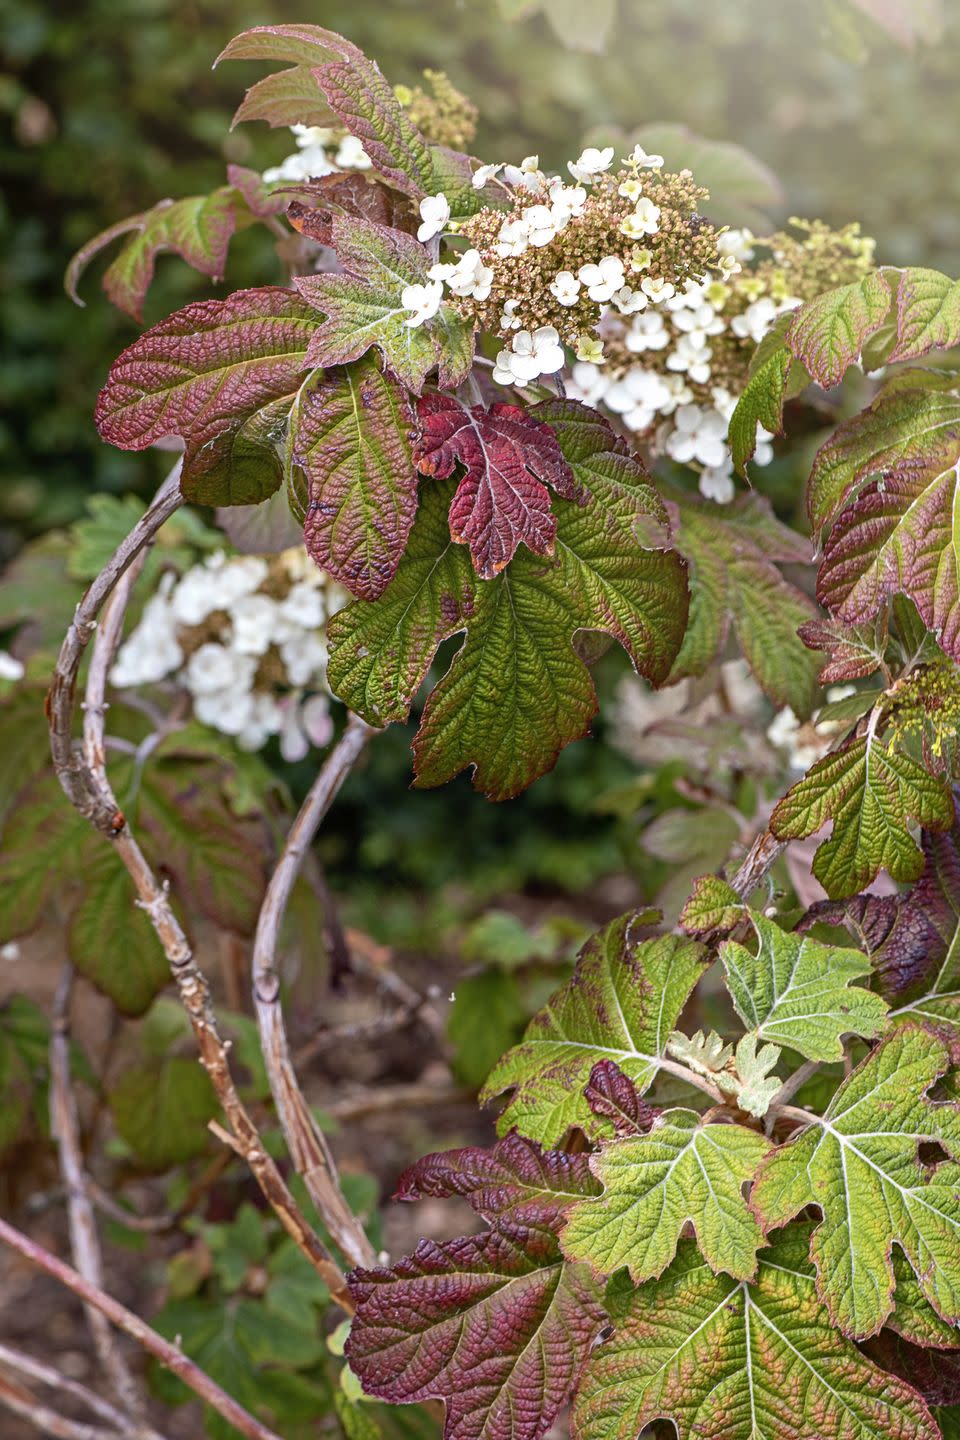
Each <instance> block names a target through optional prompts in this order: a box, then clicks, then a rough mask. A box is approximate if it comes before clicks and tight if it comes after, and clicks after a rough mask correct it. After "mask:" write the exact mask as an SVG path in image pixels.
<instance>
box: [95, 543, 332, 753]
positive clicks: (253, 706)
mask: <svg viewBox="0 0 960 1440" xmlns="http://www.w3.org/2000/svg"><path fill="white" fill-rule="evenodd" d="M346 599H347V596H346V594H345V593H344V591H343V590H342V589H341V588H340V586H338V585H336V584H335V583H334V582H333V581H331V580H329V579H328V578H327V577H325V576H324V574H323V573H322V572H321V571H320V570H318V569H317V567H316V566H315V565H314V564H313V562H312V561H311V560H310V559H309V557H308V556H307V554H306V551H304V550H302V549H293V550H286V551H283V552H282V553H281V554H279V555H276V556H272V557H271V558H270V559H269V560H267V559H264V558H263V557H261V556H258V555H240V556H234V557H228V556H226V555H224V554H223V553H222V552H218V553H216V554H215V555H212V556H210V557H208V558H207V559H205V560H204V561H203V562H202V563H201V564H199V565H194V566H193V567H192V568H191V569H190V570H188V571H186V573H185V574H184V575H182V576H181V577H179V578H177V576H175V575H174V574H172V573H168V574H166V575H165V576H164V577H163V578H162V579H161V581H160V585H159V587H158V588H157V591H156V592H155V594H154V595H153V596H151V598H150V599H149V600H148V601H147V604H146V606H145V607H144V611H143V614H142V616H141V618H140V621H139V623H138V624H137V626H136V629H135V630H133V632H132V633H131V634H130V636H129V638H128V639H127V640H126V641H125V643H124V644H123V646H122V647H121V649H120V652H119V654H118V655H117V659H116V662H115V663H114V666H113V670H112V671H111V675H110V680H111V683H112V684H113V685H115V686H116V687H118V688H120V689H122V688H126V687H128V686H142V685H150V684H157V683H159V682H162V681H167V682H170V681H172V682H174V683H175V684H176V685H177V686H180V687H182V688H183V689H185V690H186V691H187V692H188V693H189V695H190V697H191V703H192V708H193V714H194V716H195V718H196V719H197V720H199V721H200V722H201V723H202V724H204V725H210V726H212V727H213V728H214V729H215V730H219V731H221V732H222V733H223V734H225V735H231V736H234V737H235V738H236V740H237V743H238V744H239V745H240V746H241V748H243V749H245V750H259V749H260V748H261V747H262V746H263V745H264V744H266V742H267V740H268V739H269V738H270V737H271V736H273V735H276V736H279V740H280V749H281V753H282V754H283V756H284V758H285V759H287V760H290V761H294V760H300V759H303V757H304V756H305V755H306V754H307V752H308V750H309V748H310V746H311V745H317V746H323V745H326V744H327V742H328V741H329V740H330V738H331V735H332V733H333V722H332V718H331V715H330V703H329V702H330V695H329V691H328V690H327V687H326V681H325V671H326V662H327V645H326V634H325V624H326V621H327V618H328V616H330V615H332V614H333V613H334V611H336V610H338V609H340V607H341V606H342V605H343V604H344V603H345V602H346Z"/></svg>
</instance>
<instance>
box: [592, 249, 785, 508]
mask: <svg viewBox="0 0 960 1440" xmlns="http://www.w3.org/2000/svg"><path fill="white" fill-rule="evenodd" d="M750 239H751V237H750V234H749V232H748V231H735V230H728V231H726V232H725V233H724V234H723V235H721V236H720V241H719V244H718V249H720V250H722V253H723V257H724V258H728V259H732V260H734V262H735V263H737V264H738V266H739V261H740V260H741V259H749V258H751V256H752V250H751V249H750V246H749V241H750ZM727 273H731V272H730V271H729V267H728V269H727ZM652 291H653V292H655V293H651V292H652ZM641 292H642V294H644V295H646V297H647V298H648V299H649V300H651V301H652V302H653V305H654V306H655V308H652V309H647V308H641V309H639V313H634V314H631V312H630V311H629V310H627V309H625V308H624V307H623V306H621V305H620V304H619V303H617V298H618V297H614V303H615V304H616V308H617V309H618V310H619V311H620V315H619V316H617V315H615V314H614V313H613V312H608V314H607V315H606V316H605V317H604V324H603V333H604V334H605V336H606V338H607V339H610V340H616V341H617V342H618V343H619V344H620V345H621V347H622V348H624V349H626V350H627V351H628V352H629V353H630V354H632V355H638V356H640V355H643V354H645V352H647V351H651V352H658V351H665V352H667V353H666V355H665V356H664V358H663V359H662V360H661V361H660V362H659V364H658V367H657V368H651V366H650V365H649V364H645V363H644V361H643V360H639V359H638V360H637V361H636V362H635V363H634V364H631V365H628V366H627V367H626V368H621V369H620V370H619V371H618V372H617V373H616V374H614V373H612V372H610V371H608V370H606V369H604V368H601V367H602V366H603V364H604V361H603V359H602V357H601V359H600V360H599V361H598V363H594V364H590V363H583V362H581V363H579V364H577V365H575V366H574V367H573V376H572V381H571V382H570V383H568V385H567V394H568V395H570V396H572V397H573V398H574V399H578V400H582V401H583V402H584V404H587V405H592V406H594V407H601V406H602V407H604V408H606V409H607V410H610V411H612V412H613V414H615V415H617V416H618V417H619V418H620V419H621V420H622V422H623V423H624V424H625V425H626V426H627V428H628V429H630V430H633V431H635V432H637V433H646V432H651V435H652V443H653V446H654V449H655V450H658V451H660V452H662V453H665V454H667V455H669V456H670V458H671V459H673V460H676V461H677V463H678V464H681V465H691V464H693V465H696V466H699V467H700V469H701V475H700V490H701V492H702V493H703V494H704V495H705V496H707V497H708V498H709V499H711V500H716V501H717V502H719V503H720V504H727V503H729V501H730V500H732V499H733V495H734V484H733V461H732V459H731V456H730V452H729V450H728V448H727V444H726V436H727V427H728V425H729V423H730V416H731V415H732V414H733V411H734V409H735V407H736V403H737V399H738V397H737V396H736V395H734V394H731V392H730V391H729V390H728V389H727V388H726V387H725V386H723V385H720V384H714V385H711V383H710V382H711V379H712V375H713V367H712V364H711V362H712V360H713V356H714V351H713V347H712V345H711V341H712V340H713V338H714V337H715V336H719V335H723V334H724V332H727V333H728V334H729V335H732V336H734V337H735V338H736V339H737V340H738V341H743V342H746V343H750V344H752V345H756V344H759V342H760V341H761V340H762V339H763V337H764V335H766V334H767V332H768V330H769V329H770V327H771V326H772V325H773V323H774V321H775V320H776V319H777V317H778V316H779V315H781V314H783V312H784V311H786V310H792V309H794V308H795V307H796V306H797V305H799V304H800V301H799V300H797V299H793V298H786V299H783V300H780V301H775V300H773V299H772V298H770V297H769V296H764V297H762V298H761V299H758V300H755V301H753V303H752V304H750V305H748V307H747V309H746V310H745V311H743V312H742V313H741V314H737V315H733V316H725V315H724V309H725V307H726V305H727V302H728V300H729V298H730V293H731V292H730V288H729V286H727V285H725V284H723V283H720V284H717V283H715V282H711V281H710V280H709V279H705V280H703V281H702V282H699V283H698V282H696V281H693V280H688V281H687V283H686V285H685V287H684V290H683V292H682V293H679V294H678V293H676V291H675V290H674V287H673V286H672V285H663V284H662V282H648V281H643V282H641ZM694 386H696V387H697V391H695V390H694V388H693V387H694ZM705 388H706V389H707V394H706V395H704V393H703V391H704V389H705ZM772 439H773V437H772V435H771V434H770V433H769V431H767V430H764V429H762V427H761V429H760V430H759V433H758V444H757V452H756V455H755V457H754V458H755V462H756V463H757V464H758V465H765V464H767V463H768V461H769V460H770V459H771V458H772V456H773V448H772V444H771V442H772Z"/></svg>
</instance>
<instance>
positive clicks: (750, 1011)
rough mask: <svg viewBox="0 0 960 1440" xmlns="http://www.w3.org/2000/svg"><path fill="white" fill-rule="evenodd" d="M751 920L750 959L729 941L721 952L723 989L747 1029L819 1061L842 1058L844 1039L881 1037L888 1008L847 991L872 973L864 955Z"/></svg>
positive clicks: (868, 995) (859, 990)
mask: <svg viewBox="0 0 960 1440" xmlns="http://www.w3.org/2000/svg"><path fill="white" fill-rule="evenodd" d="M750 919H751V922H752V924H753V927H754V930H755V931H756V934H757V941H758V944H757V950H756V953H754V952H753V951H752V950H749V949H747V947H746V946H744V945H738V944H737V943H736V942H735V941H733V940H725V941H724V942H723V944H722V945H721V946H720V959H721V960H722V961H723V969H724V975H725V978H726V982H727V989H728V990H729V991H730V994H731V996H732V997H733V1003H734V1006H735V1007H736V1011H737V1014H738V1015H739V1016H740V1019H741V1020H742V1021H743V1023H744V1024H745V1025H746V1026H748V1027H749V1028H750V1029H752V1030H755V1031H756V1032H757V1034H758V1035H759V1036H760V1037H761V1038H762V1039H764V1040H770V1041H773V1042H774V1043H776V1044H779V1045H786V1046H788V1047H789V1048H790V1049H791V1050H796V1051H798V1053H799V1054H801V1055H804V1056H806V1058H807V1059H808V1060H822V1061H824V1062H829V1061H831V1060H842V1059H843V1045H842V1043H841V1039H842V1037H843V1036H844V1035H860V1036H862V1037H863V1038H864V1039H874V1038H875V1037H876V1036H877V1035H879V1034H880V1032H881V1031H882V1030H883V1029H884V1026H885V1017H886V1013H887V1006H886V1003H885V1002H884V1000H882V999H881V997H880V996H879V995H874V994H873V993H872V992H871V991H869V990H864V989H863V987H862V986H852V984H851V982H852V981H854V980H859V979H861V978H862V977H863V976H864V975H869V974H870V968H871V967H870V961H869V960H868V958H867V957H866V955H864V954H863V953H862V952H861V951H860V950H852V949H843V948H841V947H840V946H836V945H821V944H820V942H819V941H817V940H812V939H811V938H810V937H809V936H808V935H798V934H796V932H793V931H788V930H782V929H781V928H780V926H779V925H777V924H776V923H775V922H774V921H773V920H768V919H767V917H766V916H764V915H760V914H757V913H756V912H751V914H750Z"/></svg>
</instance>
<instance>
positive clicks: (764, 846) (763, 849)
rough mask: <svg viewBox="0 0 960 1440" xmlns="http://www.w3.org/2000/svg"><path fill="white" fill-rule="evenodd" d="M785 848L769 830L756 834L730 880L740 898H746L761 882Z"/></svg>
mask: <svg viewBox="0 0 960 1440" xmlns="http://www.w3.org/2000/svg"><path fill="white" fill-rule="evenodd" d="M786 848H787V847H786V845H785V844H784V842H783V841H782V840H778V839H777V837H776V836H775V835H774V834H773V832H772V831H770V830H764V831H763V832H762V833H761V834H760V835H758V836H757V838H756V840H754V842H753V844H752V845H751V847H750V849H749V850H748V852H747V854H746V855H745V857H744V859H743V860H742V861H741V863H740V867H739V869H738V870H737V873H736V874H735V875H734V877H733V879H732V880H731V881H730V885H731V888H732V889H734V890H736V892H737V894H738V895H739V896H740V899H741V900H746V899H747V897H748V896H749V895H752V894H753V892H754V890H756V888H757V886H758V885H762V884H763V881H764V878H765V877H766V875H767V872H768V871H769V870H770V869H772V867H773V865H774V864H775V863H776V861H777V860H779V858H780V856H781V855H782V854H783V852H784V850H785V849H786Z"/></svg>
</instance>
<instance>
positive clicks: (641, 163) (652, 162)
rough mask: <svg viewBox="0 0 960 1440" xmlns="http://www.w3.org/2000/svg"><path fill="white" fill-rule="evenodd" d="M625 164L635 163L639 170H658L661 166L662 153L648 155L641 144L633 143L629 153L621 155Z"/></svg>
mask: <svg viewBox="0 0 960 1440" xmlns="http://www.w3.org/2000/svg"><path fill="white" fill-rule="evenodd" d="M623 163H624V164H625V165H636V166H637V168H638V169H641V170H659V169H661V168H662V166H663V156H662V155H648V154H647V152H646V150H644V148H643V146H642V145H634V147H633V149H632V150H631V151H630V154H629V155H625V156H624V157H623Z"/></svg>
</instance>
